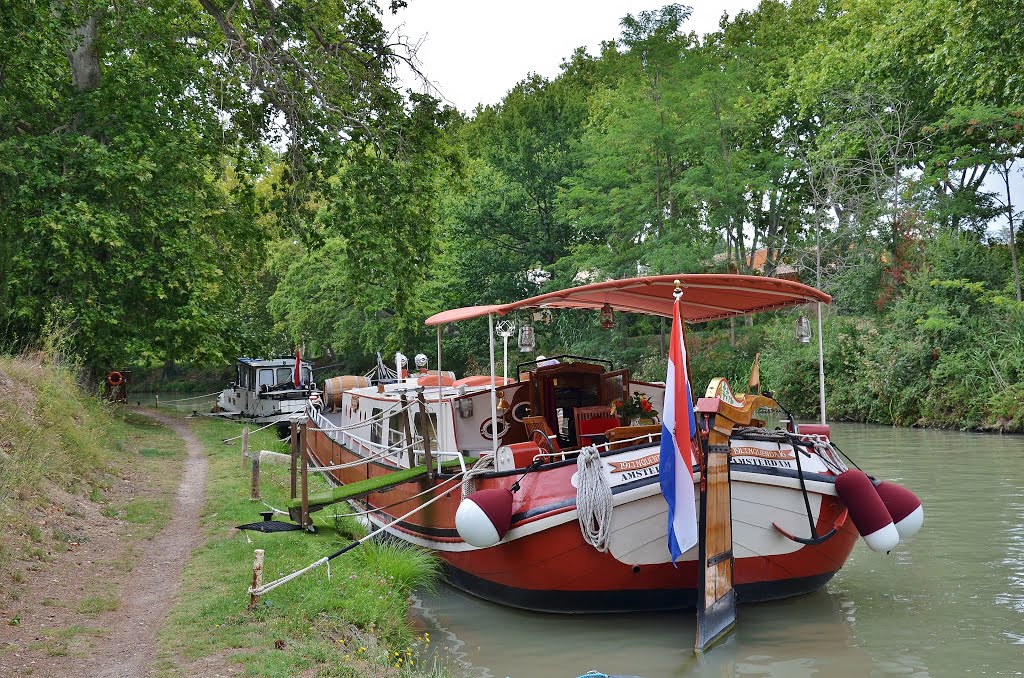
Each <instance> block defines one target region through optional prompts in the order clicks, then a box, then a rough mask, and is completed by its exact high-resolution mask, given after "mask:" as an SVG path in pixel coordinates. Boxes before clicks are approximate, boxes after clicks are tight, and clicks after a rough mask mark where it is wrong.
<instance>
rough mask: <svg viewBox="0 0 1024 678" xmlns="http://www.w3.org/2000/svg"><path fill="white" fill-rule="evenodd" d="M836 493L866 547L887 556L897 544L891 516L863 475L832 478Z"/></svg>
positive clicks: (847, 473) (852, 473)
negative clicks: (834, 481)
mask: <svg viewBox="0 0 1024 678" xmlns="http://www.w3.org/2000/svg"><path fill="white" fill-rule="evenodd" d="M836 493H837V494H838V495H839V498H840V499H841V500H842V502H843V503H844V504H846V508H847V509H849V511H850V518H851V519H852V520H853V524H854V525H856V526H857V531H858V532H860V536H862V537H863V538H864V542H865V543H866V544H867V545H868V548H870V549H871V550H872V551H878V552H880V553H888V552H889V551H891V550H892V549H893V548H894V547H895V546H896V544H899V543H900V533H899V531H898V530H897V529H896V526H895V525H894V524H893V521H892V516H890V515H889V510H888V509H886V508H885V503H884V502H883V501H882V498H881V497H879V496H878V493H877V492H876V491H875V486H874V485H873V484H872V483H871V479H870V478H868V476H867V474H865V473H864V472H863V471H858V470H856V469H850V470H849V471H844V472H843V473H841V474H840V475H839V477H838V478H836Z"/></svg>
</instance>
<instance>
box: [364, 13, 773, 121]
mask: <svg viewBox="0 0 1024 678" xmlns="http://www.w3.org/2000/svg"><path fill="white" fill-rule="evenodd" d="M665 4H668V3H667V2H658V1H657V0H655V1H653V2H651V1H650V0H648V1H646V2H644V1H640V0H618V1H615V2H612V1H609V0H590V1H589V2H588V1H586V0H547V1H546V2H541V1H539V0H518V1H517V2H495V1H493V0H473V1H471V0H409V6H408V7H407V8H405V9H402V10H399V12H398V14H397V15H392V14H391V13H390V12H389V11H387V9H386V8H385V12H384V25H385V26H386V27H387V28H389V29H394V30H399V31H400V32H401V33H403V34H404V35H406V36H408V38H409V40H410V42H412V43H416V42H420V41H422V44H421V45H420V48H419V59H420V61H421V62H422V68H423V71H424V73H425V74H426V75H427V77H428V78H429V79H430V80H431V82H433V83H434V85H435V86H436V88H437V89H438V90H439V91H440V94H441V95H442V96H443V98H444V99H447V100H448V101H449V102H450V103H451V104H452V105H454V106H455V107H456V108H458V109H459V110H460V111H463V112H470V111H472V110H473V108H474V107H475V106H476V105H477V104H478V103H483V104H494V103H497V102H498V101H500V100H501V99H502V97H504V96H505V94H506V93H507V92H508V91H509V90H510V89H512V87H513V86H514V85H515V84H516V83H517V82H519V81H520V80H522V79H523V78H525V77H526V75H527V74H528V73H530V72H535V73H539V74H541V75H543V76H546V77H548V78H553V77H555V76H556V75H558V73H559V65H560V64H561V63H562V60H563V59H565V58H567V57H569V56H570V55H572V52H573V50H574V49H576V48H577V47H580V46H584V47H586V48H587V49H588V51H589V52H590V53H591V54H595V55H596V54H597V52H598V48H599V46H600V44H601V42H602V41H603V40H614V39H616V38H618V37H619V33H620V29H619V20H620V19H622V17H624V16H625V15H626V14H637V13H639V12H643V11H649V10H657V9H660V8H661V7H662V6H664V5H665ZM683 4H690V5H692V6H693V14H692V15H691V17H690V19H689V20H688V21H687V22H686V23H685V24H684V25H683V29H684V30H686V31H697V32H698V33H700V34H704V33H707V32H709V31H714V30H716V29H717V28H718V21H719V19H720V18H721V16H722V12H728V13H729V16H730V17H731V16H734V15H735V14H736V13H737V12H738V11H739V10H741V9H753V8H754V7H756V6H757V4H758V3H757V0H723V1H721V2H701V1H699V0H691V2H689V3H686V2H684V3H683ZM382 5H386V3H382ZM405 86H406V87H411V88H413V89H415V90H417V91H420V90H421V89H422V88H421V87H420V86H419V85H417V84H415V82H414V81H413V80H412V79H411V78H409V79H407V80H406V81H405ZM434 94H435V96H437V92H434Z"/></svg>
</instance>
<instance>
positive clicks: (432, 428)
mask: <svg viewBox="0 0 1024 678" xmlns="http://www.w3.org/2000/svg"><path fill="white" fill-rule="evenodd" d="M415 421H416V435H418V436H420V437H422V438H423V440H424V441H426V442H427V443H428V444H429V445H430V450H431V451H432V452H433V451H435V450H437V415H436V414H430V413H427V415H426V419H424V414H423V413H422V412H417V413H416V419H415Z"/></svg>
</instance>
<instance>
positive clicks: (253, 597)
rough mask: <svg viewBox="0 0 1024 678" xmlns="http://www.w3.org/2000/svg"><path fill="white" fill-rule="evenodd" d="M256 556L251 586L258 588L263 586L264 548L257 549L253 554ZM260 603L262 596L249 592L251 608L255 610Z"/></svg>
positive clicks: (253, 562) (253, 563)
mask: <svg viewBox="0 0 1024 678" xmlns="http://www.w3.org/2000/svg"><path fill="white" fill-rule="evenodd" d="M253 555H254V558H253V561H252V586H251V587H250V588H254V589H258V588H259V587H260V586H263V549H256V551H255V553H254V554H253ZM259 604H260V596H259V594H258V593H250V594H249V609H250V610H255V609H256V606H257V605H259Z"/></svg>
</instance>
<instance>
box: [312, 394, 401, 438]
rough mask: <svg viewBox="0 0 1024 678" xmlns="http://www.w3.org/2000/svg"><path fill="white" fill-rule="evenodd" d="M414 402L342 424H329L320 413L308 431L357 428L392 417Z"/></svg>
mask: <svg viewBox="0 0 1024 678" xmlns="http://www.w3.org/2000/svg"><path fill="white" fill-rule="evenodd" d="M415 404H416V401H413V402H412V403H410V404H409V405H406V406H405V407H401V408H399V409H398V410H395V409H389V410H381V411H380V412H378V413H377V414H375V415H373V416H372V417H370V418H369V419H362V420H360V421H357V422H354V423H351V424H345V425H344V426H334V425H332V424H330V420H328V419H327V418H326V417H323V416H322V415H320V416H318V417H316V418H314V421H316V422H317V427H316V428H311V429H309V430H310V431H322V432H323V433H337V432H344V431H351V430H353V429H357V428H359V427H361V426H366V425H367V424H373V423H376V422H377V420H378V419H379V420H381V421H383V420H384V419H385V418H387V417H393V416H395V415H397V414H402V413H403V412H405V411H406V410H410V409H412V407H413V405H415ZM319 419H323V420H324V421H325V422H327V424H328V425H326V426H325V425H324V424H321V423H320V421H319Z"/></svg>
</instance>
